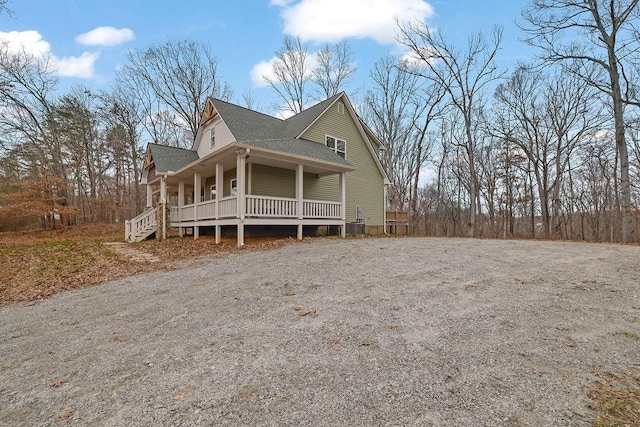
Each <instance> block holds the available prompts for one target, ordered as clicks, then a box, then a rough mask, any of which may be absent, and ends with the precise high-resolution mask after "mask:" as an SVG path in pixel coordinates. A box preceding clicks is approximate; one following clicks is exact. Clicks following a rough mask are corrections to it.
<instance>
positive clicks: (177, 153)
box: [148, 143, 199, 173]
mask: <svg viewBox="0 0 640 427" xmlns="http://www.w3.org/2000/svg"><path fill="white" fill-rule="evenodd" d="M148 147H149V150H151V156H152V157H153V162H154V163H155V166H156V171H157V173H163V172H169V171H177V170H179V169H181V168H183V167H184V166H187V165H188V164H190V163H193V162H195V161H196V160H198V159H199V157H198V152H197V151H193V150H185V149H184V148H177V147H169V146H168V145H160V144H153V143H151V144H149V145H148Z"/></svg>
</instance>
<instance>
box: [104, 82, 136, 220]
mask: <svg viewBox="0 0 640 427" xmlns="http://www.w3.org/2000/svg"><path fill="white" fill-rule="evenodd" d="M99 99H100V102H101V105H100V107H99V113H100V116H101V118H102V120H103V121H104V123H105V126H106V136H105V138H106V140H107V144H108V146H109V147H110V148H111V149H112V154H113V161H114V168H115V176H114V180H115V186H116V189H115V190H116V195H115V198H116V205H117V206H118V207H121V206H123V205H124V204H125V192H127V193H128V194H126V195H127V196H129V197H128V199H129V200H133V207H132V209H131V212H129V214H130V216H133V215H137V214H139V213H140V212H141V211H142V196H141V190H140V184H139V182H138V181H139V179H140V168H141V166H142V165H141V158H142V152H141V147H140V145H141V139H142V127H143V123H144V120H145V116H144V113H145V110H144V107H143V106H142V104H141V103H140V101H139V99H138V98H137V97H133V96H129V95H128V94H127V92H126V90H125V89H124V88H123V87H122V86H116V87H114V88H113V90H112V91H111V92H102V93H101V94H100V95H99ZM129 171H131V172H132V173H131V174H130V173H129ZM118 214H119V212H118ZM131 214H133V215H131Z"/></svg>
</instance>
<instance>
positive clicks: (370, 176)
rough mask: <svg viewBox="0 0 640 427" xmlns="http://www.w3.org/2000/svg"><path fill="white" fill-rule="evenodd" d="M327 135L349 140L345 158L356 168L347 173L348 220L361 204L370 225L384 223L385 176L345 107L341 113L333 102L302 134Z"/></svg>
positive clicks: (320, 138)
mask: <svg viewBox="0 0 640 427" xmlns="http://www.w3.org/2000/svg"><path fill="white" fill-rule="evenodd" d="M325 135H331V136H334V137H336V138H340V139H344V140H345V141H346V142H347V149H346V160H347V161H348V162H349V163H351V164H352V165H353V166H354V167H355V168H356V170H355V171H352V172H348V173H347V212H346V214H347V215H346V216H347V222H354V221H355V220H356V206H360V207H361V208H362V214H363V217H364V220H365V223H366V225H367V226H384V190H383V188H384V178H383V176H382V174H381V173H380V170H379V169H378V166H377V164H376V162H375V160H374V159H373V157H372V154H371V151H370V150H369V148H368V147H367V145H366V142H365V141H364V139H363V137H362V136H361V134H360V132H359V130H358V127H357V126H356V124H355V123H354V122H353V120H352V118H351V115H350V114H349V111H348V109H347V108H346V107H345V111H344V114H341V113H340V112H338V104H337V103H334V104H333V106H332V107H331V108H330V109H329V110H328V111H326V112H325V113H324V114H323V115H322V116H321V117H320V118H319V119H318V121H316V122H315V123H314V124H313V125H312V126H311V127H310V128H309V129H308V130H307V131H306V132H304V134H303V135H301V137H302V138H305V139H309V140H311V141H315V142H318V143H320V144H324V143H325ZM326 178H331V179H326V184H327V185H330V184H333V185H334V186H337V182H338V181H337V177H326ZM334 179H335V181H333V180H334ZM322 185H325V183H323V184H322ZM305 187H306V186H305ZM334 188H335V187H334ZM305 189H306V188H305ZM314 191H316V192H318V193H320V190H319V189H314ZM306 197H307V194H306V192H305V198H306Z"/></svg>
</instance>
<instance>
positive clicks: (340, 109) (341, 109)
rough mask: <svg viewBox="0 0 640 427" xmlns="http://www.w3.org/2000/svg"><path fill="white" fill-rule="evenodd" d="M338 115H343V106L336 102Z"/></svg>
mask: <svg viewBox="0 0 640 427" xmlns="http://www.w3.org/2000/svg"><path fill="white" fill-rule="evenodd" d="M338 113H340V114H344V104H343V103H342V102H338Z"/></svg>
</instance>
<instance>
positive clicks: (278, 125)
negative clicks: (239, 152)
mask: <svg viewBox="0 0 640 427" xmlns="http://www.w3.org/2000/svg"><path fill="white" fill-rule="evenodd" d="M340 96H342V93H339V94H337V95H334V96H332V97H331V98H327V99H325V100H324V101H322V102H319V103H318V104H315V105H313V106H311V107H309V108H307V109H306V110H303V111H301V112H300V113H298V114H295V115H293V116H291V117H289V118H288V119H286V120H282V119H279V118H277V117H273V116H269V115H267V114H263V113H260V112H258V111H254V110H250V109H248V108H244V107H241V106H239V105H235V104H231V103H229V102H225V101H222V100H220V99H215V98H209V100H210V101H211V103H212V104H213V106H214V107H215V108H216V110H218V114H219V115H220V117H221V118H222V120H223V121H224V123H225V124H226V125H227V127H228V128H229V131H230V132H231V134H232V135H233V136H234V137H235V138H236V141H238V142H251V141H266V140H275V139H289V138H296V137H298V136H299V135H300V134H301V133H302V131H304V130H305V129H306V128H307V127H309V125H311V123H313V122H314V121H315V120H316V119H317V118H318V116H320V115H321V114H322V113H323V112H324V111H325V110H326V109H327V108H328V107H329V106H330V105H331V104H332V103H333V102H334V101H335V100H336V99H337V98H339V97H340Z"/></svg>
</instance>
